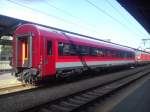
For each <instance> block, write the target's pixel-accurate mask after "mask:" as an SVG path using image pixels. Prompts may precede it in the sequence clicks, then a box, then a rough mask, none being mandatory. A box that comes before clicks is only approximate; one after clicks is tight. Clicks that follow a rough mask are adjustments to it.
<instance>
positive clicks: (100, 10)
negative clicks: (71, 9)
mask: <svg viewBox="0 0 150 112" xmlns="http://www.w3.org/2000/svg"><path fill="white" fill-rule="evenodd" d="M85 1H86V2H87V3H88V4H90V5H91V6H93V7H95V8H96V9H97V10H98V13H99V14H101V13H103V14H104V15H106V16H108V17H109V18H111V19H112V20H114V21H115V22H117V23H119V24H120V25H122V26H123V27H124V28H126V29H127V30H129V31H130V32H131V33H133V32H132V31H131V30H132V29H130V27H128V26H127V25H126V24H124V23H122V22H120V21H119V20H118V19H116V18H115V17H113V16H112V15H110V14H109V13H107V12H106V11H105V10H103V9H101V8H100V7H98V6H97V5H95V4H94V3H93V2H91V1H89V0H85ZM133 34H134V35H137V36H140V35H139V34H138V33H133ZM140 37H141V36H140Z"/></svg>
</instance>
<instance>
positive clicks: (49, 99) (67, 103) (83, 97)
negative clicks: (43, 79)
mask: <svg viewBox="0 0 150 112" xmlns="http://www.w3.org/2000/svg"><path fill="white" fill-rule="evenodd" d="M149 67H150V65H147V66H144V67H138V68H134V69H130V70H126V71H120V72H117V73H112V74H109V75H108V74H107V75H103V76H99V77H94V78H91V79H86V80H82V81H78V82H70V83H67V84H63V85H58V86H55V87H45V88H43V87H42V88H35V89H31V90H25V91H21V92H16V93H12V94H7V95H2V96H0V110H2V111H3V112H19V111H24V112H37V110H38V111H39V112H70V111H79V110H82V109H85V108H86V107H87V105H90V104H92V103H93V102H95V101H96V100H98V99H101V98H103V97H104V96H106V95H108V94H111V93H112V92H114V91H116V90H118V89H120V88H123V87H124V86H126V85H128V84H129V83H131V82H133V81H135V80H137V79H139V78H141V77H144V76H146V75H148V74H149V73H150V70H149Z"/></svg>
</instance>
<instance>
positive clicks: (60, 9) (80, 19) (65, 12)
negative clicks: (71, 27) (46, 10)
mask: <svg viewBox="0 0 150 112" xmlns="http://www.w3.org/2000/svg"><path fill="white" fill-rule="evenodd" d="M45 1H46V2H47V5H49V7H52V8H54V9H56V10H58V11H60V12H62V13H64V14H66V15H68V16H70V17H72V18H75V19H76V20H78V21H80V22H83V23H85V24H86V25H87V24H88V26H92V27H95V25H92V24H90V23H88V22H87V21H85V20H83V19H82V18H79V17H77V16H75V15H73V14H72V13H70V12H68V11H66V10H64V9H62V8H59V7H56V6H55V5H53V4H50V3H49V1H48V0H45Z"/></svg>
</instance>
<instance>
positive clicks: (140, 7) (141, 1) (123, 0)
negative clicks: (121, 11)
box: [117, 0, 150, 34]
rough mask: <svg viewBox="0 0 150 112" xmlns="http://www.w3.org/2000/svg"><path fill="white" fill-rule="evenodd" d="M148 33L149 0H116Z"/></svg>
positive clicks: (149, 22) (149, 17)
mask: <svg viewBox="0 0 150 112" xmlns="http://www.w3.org/2000/svg"><path fill="white" fill-rule="evenodd" d="M117 1H118V2H119V3H120V4H121V6H122V7H124V8H125V9H126V10H127V11H128V12H129V13H130V14H131V15H132V16H133V17H134V18H135V19H136V20H137V21H138V22H139V23H140V24H141V25H142V26H143V27H144V28H145V29H146V30H147V32H148V33H149V34H150V3H149V0H117Z"/></svg>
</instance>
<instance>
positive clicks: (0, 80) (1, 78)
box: [0, 73, 21, 89]
mask: <svg viewBox="0 0 150 112" xmlns="http://www.w3.org/2000/svg"><path fill="white" fill-rule="evenodd" d="M18 84H21V82H20V81H18V80H17V79H16V78H15V77H14V76H12V75H11V73H4V74H1V75H0V89H1V88H6V87H10V86H14V85H18Z"/></svg>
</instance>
